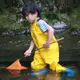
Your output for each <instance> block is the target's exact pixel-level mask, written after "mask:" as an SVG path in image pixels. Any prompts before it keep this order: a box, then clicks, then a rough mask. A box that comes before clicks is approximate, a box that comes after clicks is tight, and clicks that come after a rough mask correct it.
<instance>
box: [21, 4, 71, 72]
mask: <svg viewBox="0 0 80 80" xmlns="http://www.w3.org/2000/svg"><path fill="white" fill-rule="evenodd" d="M22 14H23V16H24V18H25V19H27V20H28V22H29V23H30V31H31V36H32V40H31V43H30V47H29V49H28V50H26V52H25V53H24V55H25V56H30V55H31V52H32V50H33V48H34V46H36V50H35V54H34V59H33V61H32V62H31V68H32V69H33V70H35V71H38V70H41V69H44V68H45V67H46V65H47V64H49V66H50V69H51V70H54V71H56V72H62V71H65V72H71V71H72V70H71V69H69V68H65V67H63V66H61V65H60V64H59V63H58V62H59V46H58V42H57V40H56V38H55V37H54V35H53V33H54V30H53V28H52V27H51V26H49V25H48V24H47V23H46V22H45V21H44V20H42V19H41V18H40V9H39V6H38V5H37V4H32V3H29V4H26V5H25V6H24V7H23V9H22ZM52 42H54V43H52ZM51 43H52V44H51ZM41 47H43V48H41Z"/></svg>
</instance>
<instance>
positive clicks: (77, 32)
mask: <svg viewBox="0 0 80 80" xmlns="http://www.w3.org/2000/svg"><path fill="white" fill-rule="evenodd" d="M71 35H74V36H80V30H75V31H72V32H71Z"/></svg>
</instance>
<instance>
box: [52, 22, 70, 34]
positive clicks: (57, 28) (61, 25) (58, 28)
mask: <svg viewBox="0 0 80 80" xmlns="http://www.w3.org/2000/svg"><path fill="white" fill-rule="evenodd" d="M52 27H53V29H54V31H55V33H58V32H62V31H64V30H65V29H67V28H68V27H69V25H67V24H65V23H64V22H62V21H58V22H56V23H55V24H54V25H53V26H52Z"/></svg>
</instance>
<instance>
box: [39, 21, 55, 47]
mask: <svg viewBox="0 0 80 80" xmlns="http://www.w3.org/2000/svg"><path fill="white" fill-rule="evenodd" d="M38 25H39V27H40V29H41V30H42V31H43V32H46V31H48V40H47V42H46V43H44V44H43V47H49V45H50V42H51V39H52V36H53V32H54V30H53V28H52V27H51V26H49V25H48V24H47V23H46V22H45V21H44V20H39V21H38Z"/></svg>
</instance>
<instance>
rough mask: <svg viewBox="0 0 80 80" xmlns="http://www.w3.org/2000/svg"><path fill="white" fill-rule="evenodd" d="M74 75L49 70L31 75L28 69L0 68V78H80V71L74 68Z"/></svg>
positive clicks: (11, 79)
mask: <svg viewBox="0 0 80 80" xmlns="http://www.w3.org/2000/svg"><path fill="white" fill-rule="evenodd" d="M76 70H77V72H76V74H75V76H73V77H68V76H66V74H64V73H55V72H53V71H49V73H47V74H42V75H37V76H31V75H30V74H31V72H30V70H23V71H21V70H6V69H0V80H80V73H79V72H80V71H79V70H78V69H76Z"/></svg>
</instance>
